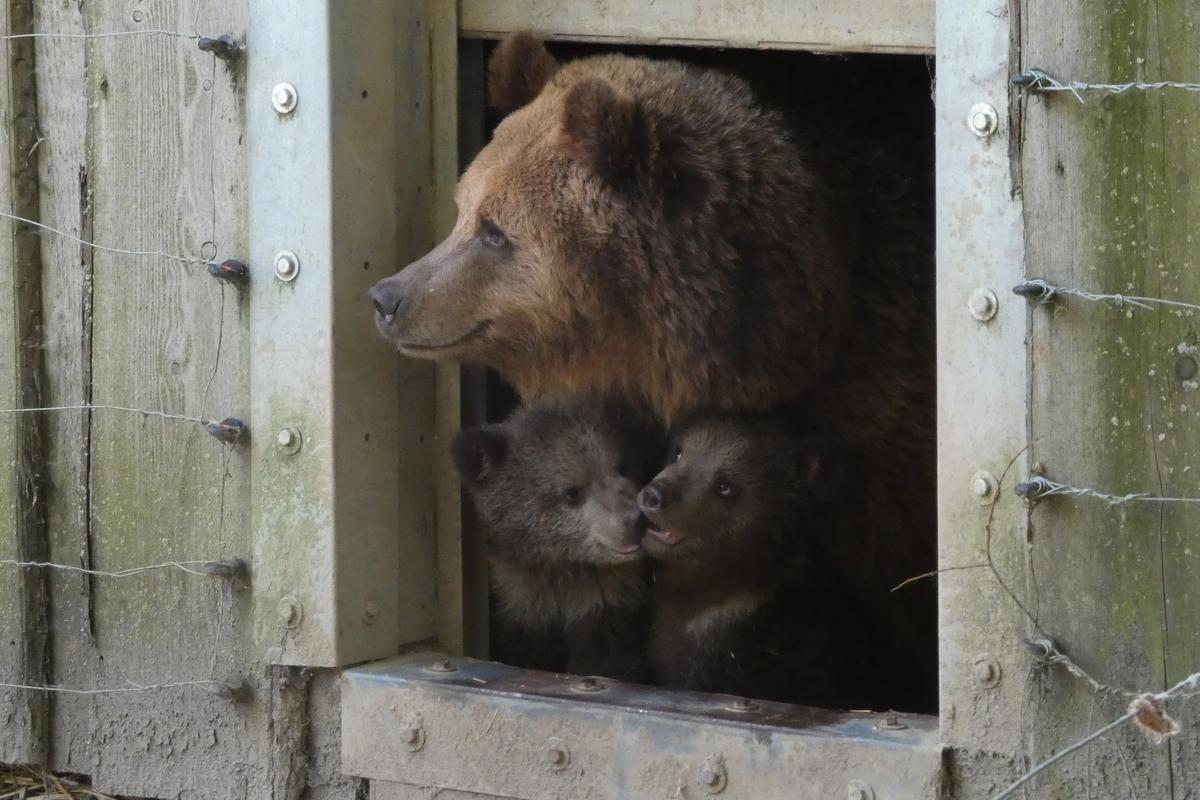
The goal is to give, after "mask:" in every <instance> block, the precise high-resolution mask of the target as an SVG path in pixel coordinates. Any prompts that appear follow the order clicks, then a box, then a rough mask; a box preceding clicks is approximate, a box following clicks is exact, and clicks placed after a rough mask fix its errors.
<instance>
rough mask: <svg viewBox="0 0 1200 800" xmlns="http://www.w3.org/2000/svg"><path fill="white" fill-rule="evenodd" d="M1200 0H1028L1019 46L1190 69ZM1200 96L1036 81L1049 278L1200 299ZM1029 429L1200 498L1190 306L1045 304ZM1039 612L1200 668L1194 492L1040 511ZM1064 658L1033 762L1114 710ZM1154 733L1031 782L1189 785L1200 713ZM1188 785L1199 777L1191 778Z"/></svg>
mask: <svg viewBox="0 0 1200 800" xmlns="http://www.w3.org/2000/svg"><path fill="white" fill-rule="evenodd" d="M1196 17H1197V9H1195V8H1194V7H1193V6H1192V5H1190V4H1188V3H1186V2H1182V1H1180V2H1175V1H1174V0H1159V2H1154V0H1137V1H1135V2H1130V3H1126V4H1123V5H1122V6H1121V8H1120V9H1109V10H1108V11H1107V12H1106V13H1103V14H1100V13H1096V9H1095V8H1094V6H1093V5H1092V4H1090V3H1085V2H1081V1H1079V0H1063V1H1062V2H1058V3H1053V4H1049V5H1046V4H1037V3H1027V4H1026V8H1025V9H1024V20H1023V31H1024V36H1023V57H1024V63H1025V65H1026V66H1037V67H1041V68H1043V69H1046V70H1047V71H1049V72H1050V73H1051V74H1053V75H1055V76H1057V77H1059V78H1060V79H1063V80H1070V79H1075V80H1084V81H1092V82H1100V83H1117V82H1124V81H1132V80H1137V79H1145V80H1163V79H1169V80H1194V78H1195V76H1196V74H1197V73H1198V72H1200V57H1198V56H1197V51H1198V47H1200V32H1198V31H1197V30H1196V28H1195V24H1196V22H1197V19H1196ZM1198 120H1200V103H1198V102H1197V99H1196V97H1195V96H1194V95H1184V94H1179V93H1172V92H1169V91H1157V92H1150V93H1137V92H1131V93H1127V94H1123V95H1120V96H1110V97H1101V96H1099V95H1089V96H1088V98H1087V102H1086V103H1080V102H1078V101H1077V100H1076V99H1074V98H1073V97H1071V96H1070V95H1056V96H1053V97H1035V98H1033V99H1030V100H1029V101H1028V102H1027V103H1026V107H1025V125H1026V129H1025V140H1024V147H1023V155H1024V163H1023V165H1022V171H1021V180H1022V184H1023V186H1024V193H1025V199H1026V204H1025V209H1026V227H1027V232H1028V233H1027V250H1026V262H1027V271H1028V273H1029V275H1030V277H1044V278H1046V279H1047V280H1049V281H1051V282H1052V283H1056V284H1059V285H1063V286H1070V287H1080V288H1085V289H1088V290H1090V291H1096V292H1121V293H1126V294H1134V295H1146V296H1151V297H1162V298H1169V299H1175V300H1185V301H1189V302H1200V272H1197V270H1196V269H1195V260H1196V245H1195V243H1194V242H1193V234H1192V232H1191V230H1190V228H1191V227H1192V226H1193V223H1194V219H1195V213H1196V208H1197V199H1198V198H1197V194H1196V193H1197V184H1195V183H1194V182H1193V181H1192V180H1191V178H1192V176H1191V173H1192V172H1193V171H1194V166H1193V165H1194V164H1196V163H1197V158H1198V157H1200V144H1198V143H1197V139H1196V136H1195V133H1194V127H1195V124H1196V122H1197V121H1198ZM1031 316H1032V332H1031V340H1030V347H1031V365H1032V381H1031V404H1032V411H1031V427H1032V434H1033V436H1034V437H1038V439H1039V440H1040V443H1039V445H1038V446H1037V448H1036V457H1037V459H1038V460H1039V461H1041V462H1042V463H1043V464H1044V465H1045V467H1046V470H1047V474H1048V476H1049V477H1051V478H1053V479H1055V480H1058V481H1061V482H1064V483H1069V484H1072V485H1077V486H1087V487H1094V488H1097V489H1099V490H1101V491H1105V492H1111V493H1115V494H1125V493H1128V492H1148V493H1150V494H1154V495H1166V496H1184V497H1200V472H1197V470H1200V462H1197V460H1196V454H1197V453H1198V452H1200V450H1198V445H1200V402H1198V401H1200V393H1197V392H1196V391H1195V383H1194V382H1190V381H1188V380H1185V379H1182V378H1181V377H1180V375H1186V374H1187V370H1188V369H1189V367H1188V364H1189V363H1190V362H1188V361H1187V359H1189V358H1192V357H1193V356H1192V355H1191V353H1192V352H1193V351H1194V349H1195V345H1196V344H1197V315H1196V314H1195V313H1194V312H1191V311H1183V310H1167V309H1164V310H1156V311H1144V310H1134V309H1130V308H1129V307H1124V308H1114V307H1111V306H1105V305H1102V304H1090V303H1085V302H1081V301H1076V300H1071V299H1068V300H1067V301H1066V302H1063V303H1057V304H1055V305H1053V306H1047V307H1043V308H1035V309H1033V311H1032V315H1031ZM1032 522H1033V526H1034V529H1033V530H1034V533H1033V538H1032V544H1031V555H1030V564H1031V567H1032V570H1031V572H1030V580H1031V590H1032V591H1031V596H1032V597H1033V599H1034V601H1035V603H1036V606H1035V607H1034V610H1035V613H1036V615H1037V617H1038V621H1039V624H1040V626H1041V627H1042V628H1043V629H1044V630H1045V631H1046V632H1047V633H1048V634H1050V635H1051V636H1053V637H1054V638H1055V639H1056V640H1057V641H1058V642H1059V643H1060V646H1061V647H1062V649H1063V650H1064V652H1066V653H1068V654H1069V655H1070V656H1071V657H1073V658H1074V659H1075V660H1076V661H1077V662H1078V663H1079V664H1080V665H1082V666H1083V667H1084V668H1085V669H1087V670H1088V671H1089V672H1091V673H1092V674H1093V675H1094V676H1095V677H1096V678H1097V679H1098V680H1099V681H1100V682H1102V683H1105V684H1109V685H1113V686H1116V687H1119V688H1122V689H1125V690H1146V691H1157V690H1161V689H1163V688H1165V687H1166V686H1168V685H1171V684H1173V683H1175V682H1176V681H1178V680H1179V679H1180V678H1182V677H1184V676H1185V675H1187V674H1189V673H1191V672H1194V671H1196V670H1198V669H1200V627H1197V625H1196V622H1195V621H1196V619H1197V617H1198V614H1200V591H1197V584H1198V581H1200V527H1197V525H1196V524H1195V512H1194V508H1192V507H1189V506H1182V505H1160V504H1155V503H1135V504H1129V505H1125V506H1120V507H1111V506H1108V505H1106V504H1105V503H1103V502H1101V501H1096V500H1092V499H1078V500H1075V499H1068V498H1050V499H1047V500H1045V501H1044V502H1042V503H1040V504H1039V505H1038V506H1037V507H1036V509H1035V510H1034V512H1033V516H1032ZM1126 702H1127V701H1126V700H1124V699H1122V698H1121V697H1119V696H1116V697H1106V696H1103V695H1101V696H1094V693H1093V691H1092V690H1091V689H1090V688H1089V687H1088V686H1087V685H1086V684H1084V683H1082V682H1080V681H1077V680H1074V679H1072V678H1071V677H1069V676H1067V675H1066V674H1065V673H1063V672H1061V671H1057V670H1055V671H1051V672H1049V673H1047V674H1044V675H1043V674H1036V675H1034V676H1032V678H1031V690H1030V700H1029V706H1028V711H1027V717H1026V719H1027V722H1026V725H1027V728H1026V730H1027V735H1028V739H1027V741H1028V745H1029V755H1030V757H1031V758H1032V760H1033V761H1035V762H1036V761H1039V760H1041V759H1042V758H1044V757H1046V756H1048V755H1050V754H1052V753H1054V752H1057V751H1058V750H1060V749H1061V748H1063V747H1064V746H1066V745H1069V744H1071V743H1072V742H1074V741H1076V740H1078V739H1079V738H1081V737H1082V736H1083V735H1084V734H1086V733H1087V732H1088V731H1089V730H1091V729H1094V728H1096V727H1099V726H1100V725H1101V724H1103V723H1105V722H1107V721H1108V720H1110V719H1112V718H1115V717H1117V716H1120V714H1121V713H1123V711H1124V705H1125V703H1126ZM1171 708H1172V710H1174V711H1175V712H1176V713H1179V714H1180V715H1181V717H1182V718H1181V722H1182V723H1183V724H1184V732H1183V734H1182V735H1181V736H1179V737H1177V738H1176V739H1175V740H1174V741H1173V742H1172V743H1171V745H1170V746H1169V747H1155V746H1154V745H1152V744H1151V743H1149V742H1148V741H1147V739H1146V737H1145V736H1143V735H1142V734H1141V733H1139V732H1138V731H1137V730H1135V729H1134V728H1133V727H1132V726H1130V727H1127V728H1123V729H1120V730H1118V731H1117V732H1115V733H1114V735H1112V736H1111V737H1108V739H1107V741H1104V742H1098V743H1096V744H1095V745H1093V746H1092V747H1090V748H1088V750H1087V751H1085V752H1082V753H1080V754H1078V755H1077V756H1075V757H1073V758H1072V759H1070V760H1068V761H1065V762H1063V763H1062V764H1061V765H1059V766H1057V767H1056V768H1054V769H1053V770H1051V771H1048V772H1047V773H1046V775H1045V776H1043V777H1041V778H1040V779H1039V780H1038V782H1037V784H1036V789H1035V790H1033V791H1032V794H1031V796H1035V797H1059V796H1088V795H1092V796H1108V797H1111V796H1125V795H1129V796H1132V795H1133V794H1136V795H1137V796H1141V797H1172V798H1182V797H1188V796H1190V795H1191V793H1192V792H1193V791H1194V787H1195V786H1196V785H1198V784H1200V764H1198V763H1197V760H1196V758H1195V753H1196V752H1197V749H1198V743H1200V721H1198V720H1197V718H1196V714H1195V712H1194V709H1192V708H1189V707H1188V704H1186V703H1174V704H1172V706H1171ZM1188 787H1191V788H1188Z"/></svg>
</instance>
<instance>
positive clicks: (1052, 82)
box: [1010, 67, 1200, 103]
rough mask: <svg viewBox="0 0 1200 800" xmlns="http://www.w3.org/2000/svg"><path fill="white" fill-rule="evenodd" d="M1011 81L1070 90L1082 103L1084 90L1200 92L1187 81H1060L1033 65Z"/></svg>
mask: <svg viewBox="0 0 1200 800" xmlns="http://www.w3.org/2000/svg"><path fill="white" fill-rule="evenodd" d="M1010 81H1011V82H1012V83H1013V85H1015V86H1019V87H1021V88H1023V89H1029V90H1031V91H1035V92H1070V93H1071V94H1073V95H1074V96H1075V99H1076V100H1078V101H1079V102H1081V103H1084V102H1087V101H1086V100H1084V97H1083V93H1084V92H1103V93H1104V94H1110V95H1111V94H1124V93H1126V92H1149V91H1157V90H1159V89H1180V90H1182V91H1186V92H1200V83H1185V82H1182V81H1149V82H1146V81H1129V82H1128V83H1089V82H1087V81H1060V80H1059V79H1057V78H1055V77H1054V76H1053V75H1051V74H1050V73H1048V72H1046V70H1044V69H1038V68H1037V67H1033V68H1031V69H1027V70H1025V71H1024V72H1022V73H1020V74H1018V75H1014V76H1012V78H1010Z"/></svg>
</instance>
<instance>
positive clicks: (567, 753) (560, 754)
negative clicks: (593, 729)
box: [546, 737, 571, 772]
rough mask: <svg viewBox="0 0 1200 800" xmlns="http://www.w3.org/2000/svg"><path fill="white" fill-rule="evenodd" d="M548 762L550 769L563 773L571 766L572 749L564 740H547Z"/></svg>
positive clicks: (553, 738) (554, 738) (555, 738)
mask: <svg viewBox="0 0 1200 800" xmlns="http://www.w3.org/2000/svg"><path fill="white" fill-rule="evenodd" d="M546 761H547V763H549V764H550V769H552V770H554V771H555V772H561V771H562V770H564V769H566V768H567V767H569V766H570V765H571V749H570V748H569V747H567V743H566V742H564V741H563V740H562V739H559V738H557V737H551V738H549V739H547V740H546Z"/></svg>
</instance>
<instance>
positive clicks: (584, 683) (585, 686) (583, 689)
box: [571, 678, 605, 694]
mask: <svg viewBox="0 0 1200 800" xmlns="http://www.w3.org/2000/svg"><path fill="white" fill-rule="evenodd" d="M604 688H605V687H604V685H603V684H601V683H600V681H598V680H596V679H595V678H580V679H579V680H577V681H575V683H574V685H572V686H571V691H573V692H579V693H580V694H594V693H595V692H603V691H604Z"/></svg>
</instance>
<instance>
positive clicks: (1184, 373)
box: [1175, 356, 1198, 381]
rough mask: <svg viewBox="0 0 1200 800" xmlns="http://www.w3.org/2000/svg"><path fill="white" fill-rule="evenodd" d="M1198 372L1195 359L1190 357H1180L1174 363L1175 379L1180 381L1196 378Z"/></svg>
mask: <svg viewBox="0 0 1200 800" xmlns="http://www.w3.org/2000/svg"><path fill="white" fill-rule="evenodd" d="M1197 371H1198V369H1197V366H1196V359H1194V358H1192V357H1191V356H1180V357H1179V360H1177V361H1176V362H1175V377H1176V378H1179V380H1181V381H1190V380H1192V379H1193V378H1195V377H1196V372H1197Z"/></svg>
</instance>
